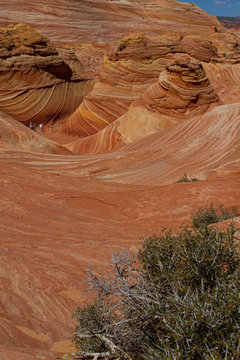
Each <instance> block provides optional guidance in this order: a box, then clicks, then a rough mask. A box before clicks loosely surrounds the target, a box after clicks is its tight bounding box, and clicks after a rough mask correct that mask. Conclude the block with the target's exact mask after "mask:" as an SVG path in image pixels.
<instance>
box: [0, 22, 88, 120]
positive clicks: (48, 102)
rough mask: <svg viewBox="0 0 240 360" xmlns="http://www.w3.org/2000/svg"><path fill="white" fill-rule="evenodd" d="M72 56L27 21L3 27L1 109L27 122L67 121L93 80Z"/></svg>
mask: <svg viewBox="0 0 240 360" xmlns="http://www.w3.org/2000/svg"><path fill="white" fill-rule="evenodd" d="M70 57H71V56H70V55H69V54H68V53H65V54H63V56H60V55H59V53H58V51H57V50H56V48H55V47H54V46H53V45H52V44H51V43H50V41H49V40H48V39H47V38H46V37H44V36H42V35H41V34H39V33H37V32H36V31H34V30H32V29H31V28H30V27H29V26H27V25H16V26H9V27H8V28H4V29H0V70H1V72H0V85H1V86H0V111H2V112H5V113H6V114H8V115H10V116H11V117H13V118H14V119H16V120H18V121H21V122H23V123H24V124H29V123H30V122H35V123H36V124H39V123H44V124H45V123H50V122H52V121H55V120H58V122H59V123H61V122H62V121H64V119H65V118H67V117H68V116H69V115H70V114H72V113H73V112H74V110H75V109H76V108H77V106H78V105H79V103H80V102H81V100H82V99H83V98H84V96H85V95H86V94H87V93H88V92H89V91H90V90H91V88H92V86H93V83H94V81H93V80H87V79H86V80H85V81H84V80H83V79H81V78H79V77H80V75H79V73H80V72H81V68H82V67H81V64H80V62H79V61H78V60H77V59H76V58H74V57H72V58H71V61H70V59H69V58H70ZM64 58H66V59H67V60H68V62H69V63H70V64H71V66H70V65H69V64H68V63H67V62H66V61H65V60H64Z"/></svg>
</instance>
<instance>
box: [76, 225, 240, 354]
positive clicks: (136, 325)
mask: <svg viewBox="0 0 240 360" xmlns="http://www.w3.org/2000/svg"><path fill="white" fill-rule="evenodd" d="M239 268H240V253H239V248H238V244H237V241H236V231H235V228H234V226H233V225H230V226H229V227H228V229H227V230H226V231H219V230H217V229H216V228H211V227H210V228H209V227H207V226H202V227H200V228H196V227H193V228H184V229H182V230H181V231H179V232H178V233H175V234H174V233H172V231H170V230H169V231H168V230H163V231H162V234H161V235H160V236H157V235H153V236H151V237H149V238H147V239H145V241H144V242H143V244H142V247H141V249H140V250H139V252H138V253H137V254H136V255H131V254H130V253H129V252H122V253H121V252H120V253H113V254H112V259H111V261H110V263H109V264H108V266H107V268H106V269H104V270H101V271H99V272H98V273H95V272H93V271H92V270H89V277H88V285H89V289H90V290H91V291H92V292H93V293H94V294H96V300H95V303H94V305H93V306H94V307H95V308H94V311H93V308H92V307H91V306H90V307H85V308H82V309H78V310H77V312H76V319H77V321H78V324H77V327H76V332H75V338H74V341H75V343H76V346H77V348H78V350H80V351H83V350H84V347H82V340H81V341H80V343H79V342H78V339H84V338H86V337H88V336H90V338H91V337H94V336H97V335H99V334H102V335H104V338H106V339H109V340H110V341H111V343H113V344H114V346H116V347H117V349H121V351H124V354H127V357H122V359H125V358H126V359H136V360H143V359H147V360H157V359H159V360H160V359H172V360H173V359H179V360H180V359H194V360H195V359H196V360H198V359H199V360H200V359H219V360H220V359H239V358H240V336H239V334H240V269H239ZM96 306H97V311H96ZM86 319H87V320H86ZM101 346H104V345H103V344H100V345H99V343H98V344H97V347H96V344H94V343H90V344H89V343H88V346H87V349H88V350H91V351H94V352H96V351H99V350H101ZM85 349H86V348H85ZM105 350H106V348H105ZM120 358H121V357H120ZM111 359H117V356H116V357H114V354H113V353H112V357H111Z"/></svg>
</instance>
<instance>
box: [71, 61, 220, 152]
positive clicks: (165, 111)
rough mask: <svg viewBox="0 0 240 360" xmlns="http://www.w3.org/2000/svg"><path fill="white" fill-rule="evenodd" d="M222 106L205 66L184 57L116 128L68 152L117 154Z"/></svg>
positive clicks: (129, 111) (175, 63) (78, 141)
mask: <svg viewBox="0 0 240 360" xmlns="http://www.w3.org/2000/svg"><path fill="white" fill-rule="evenodd" d="M220 104H221V102H220V101H219V98H218V95H217V94H216V92H215V90H214V88H213V87H212V85H211V84H210V82H209V80H208V77H207V75H206V73H205V71H204V69H203V67H202V65H201V63H200V62H199V61H197V60H196V59H193V58H191V57H189V56H186V55H185V56H181V57H178V58H177V59H175V60H173V61H172V62H171V63H170V64H169V65H167V66H166V70H165V71H163V72H162V73H161V74H160V76H159V81H158V82H157V83H154V84H153V85H151V86H150V87H148V88H147V90H145V92H144V93H143V94H142V95H141V96H140V97H139V99H137V100H135V101H134V102H133V103H132V105H131V106H130V107H129V109H128V111H127V113H126V114H125V115H123V116H122V117H120V118H119V119H118V120H116V121H115V122H114V124H112V125H109V126H107V127H106V128H105V129H104V130H102V131H100V132H98V133H97V134H96V135H92V136H88V137H86V138H84V139H79V140H76V141H74V142H73V143H71V144H70V145H68V148H69V149H70V150H71V151H73V152H75V153H83V154H84V153H85V154H86V153H102V152H108V151H110V150H116V149H117V148H119V147H120V146H122V145H123V144H124V143H125V144H126V143H131V142H133V141H136V140H137V139H139V138H141V137H143V136H145V135H147V134H148V133H151V132H154V131H159V130H163V129H166V128H168V127H169V126H172V125H174V124H176V123H177V122H180V121H184V120H188V119H191V118H192V117H194V116H196V115H203V114H204V113H205V112H207V111H209V110H211V109H212V108H213V107H215V106H218V105H220Z"/></svg>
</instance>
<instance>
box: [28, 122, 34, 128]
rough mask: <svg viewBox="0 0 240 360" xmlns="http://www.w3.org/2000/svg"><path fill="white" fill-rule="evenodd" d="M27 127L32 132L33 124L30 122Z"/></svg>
mask: <svg viewBox="0 0 240 360" xmlns="http://www.w3.org/2000/svg"><path fill="white" fill-rule="evenodd" d="M29 127H30V129H31V130H32V128H33V123H32V122H30V124H29Z"/></svg>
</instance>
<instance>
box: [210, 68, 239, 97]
mask: <svg viewBox="0 0 240 360" xmlns="http://www.w3.org/2000/svg"><path fill="white" fill-rule="evenodd" d="M204 69H205V71H206V73H207V75H208V77H209V79H210V81H211V84H213V86H214V88H215V90H216V92H217V94H218V96H219V98H220V99H221V101H222V102H224V103H225V104H233V103H237V102H240V64H235V65H231V64H213V63H211V64H207V63H206V64H204Z"/></svg>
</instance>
